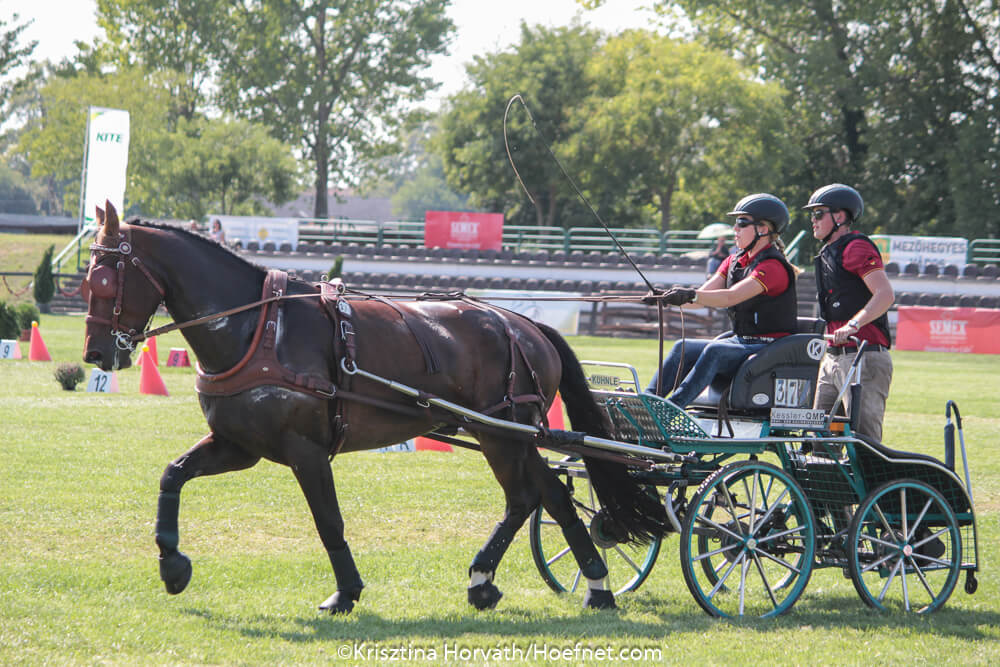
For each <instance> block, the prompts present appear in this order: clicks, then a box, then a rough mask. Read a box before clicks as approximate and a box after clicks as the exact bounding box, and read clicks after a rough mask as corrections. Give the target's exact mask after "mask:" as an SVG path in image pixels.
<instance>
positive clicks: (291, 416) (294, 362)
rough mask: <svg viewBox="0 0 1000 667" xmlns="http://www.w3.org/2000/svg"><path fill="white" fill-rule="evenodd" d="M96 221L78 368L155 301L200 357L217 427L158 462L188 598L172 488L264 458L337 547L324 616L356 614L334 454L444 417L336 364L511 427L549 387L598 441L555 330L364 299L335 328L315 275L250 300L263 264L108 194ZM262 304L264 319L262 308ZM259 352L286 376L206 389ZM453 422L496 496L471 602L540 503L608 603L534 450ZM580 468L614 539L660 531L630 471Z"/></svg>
mask: <svg viewBox="0 0 1000 667" xmlns="http://www.w3.org/2000/svg"><path fill="white" fill-rule="evenodd" d="M98 218H99V220H104V221H103V224H102V225H101V227H100V229H99V231H98V234H97V238H96V240H95V243H94V245H93V246H92V247H91V255H92V256H91V263H90V267H89V270H88V277H87V279H86V281H85V287H86V290H85V291H86V292H88V293H89V294H88V296H87V298H88V316H87V325H86V341H85V350H84V360H85V361H86V362H88V363H93V364H96V365H98V366H100V367H101V368H103V369H105V370H110V369H114V368H126V367H128V366H129V365H130V363H131V359H130V353H131V352H132V351H133V350H134V346H135V343H136V341H138V340H141V339H142V338H143V337H144V333H143V332H144V330H145V328H146V326H147V324H148V322H149V321H150V319H151V317H152V316H153V314H154V313H155V311H156V309H157V307H158V305H159V304H160V303H163V304H164V306H165V307H166V309H167V311H168V312H169V313H170V315H171V316H172V317H173V319H174V322H175V323H177V325H176V326H178V328H181V327H183V328H181V330H182V333H183V335H184V337H185V338H186V340H187V342H188V344H189V345H190V347H191V349H192V351H193V352H194V353H195V355H196V356H197V359H198V362H199V385H198V387H199V400H200V403H201V408H202V411H203V413H204V415H205V419H206V420H207V422H208V426H209V429H210V432H209V434H208V435H206V436H205V437H204V438H202V439H201V440H200V441H199V442H198V443H196V444H195V445H194V446H193V447H192V448H191V449H189V450H188V451H187V452H185V453H184V454H183V455H181V456H180V457H179V458H177V459H176V460H175V461H173V462H171V463H170V464H168V465H167V467H166V470H165V471H164V473H163V476H162V477H161V479H160V495H159V504H158V509H157V519H156V543H157V545H158V547H159V551H160V555H159V559H160V576H161V578H162V579H163V581H164V584H165V586H166V589H167V591H168V592H169V593H172V594H176V593H180V592H181V591H183V590H184V588H185V587H186V586H187V584H188V582H189V581H190V578H191V571H192V570H191V561H190V560H189V559H188V558H187V556H185V555H184V554H182V553H181V552H180V551H178V548H177V547H178V541H179V539H178V511H179V506H180V491H181V487H182V486H183V485H184V484H185V483H186V482H188V481H189V480H191V479H193V478H195V477H202V476H206V475H216V474H219V473H224V472H228V471H232V470H241V469H245V468H249V467H251V466H253V465H254V464H256V463H257V462H258V461H259V460H260V459H262V458H263V459H267V460H269V461H274V462H276V463H281V464H284V465H287V466H289V467H290V468H291V469H292V472H293V473H294V475H295V477H296V479H297V480H298V482H299V485H300V487H301V489H302V492H303V494H305V497H306V500H307V501H308V503H309V508H310V510H311V512H312V515H313V518H314V520H315V523H316V528H317V530H318V532H319V536H320V539H321V540H322V542H323V546H324V547H325V548H326V551H327V553H328V555H329V559H330V562H331V564H332V566H333V572H334V576H335V578H336V583H337V589H336V592H335V593H334V594H333V595H331V596H330V597H329V598H328V599H327V600H326V601H325V602H323V603H322V605H321V606H320V608H321V609H325V610H328V611H330V612H331V613H347V612H350V611H351V609H353V607H354V604H355V602H356V601H357V600H358V599H359V597H360V594H361V590H362V588H363V586H364V584H363V583H362V580H361V576H360V575H359V573H358V570H357V568H356V566H355V563H354V559H353V557H352V555H351V552H350V549H349V547H348V545H347V542H346V541H345V539H344V520H343V518H342V516H341V512H340V508H339V505H338V502H337V495H336V491H335V488H334V480H333V473H332V471H331V466H330V463H329V460H330V459H332V457H333V456H334V455H335V454H336V455H339V454H343V453H346V452H352V451H360V450H365V449H373V448H377V447H382V446H385V445H389V444H393V443H398V442H402V441H404V440H407V439H409V438H412V437H414V436H417V435H421V434H424V433H427V432H429V431H431V430H432V429H435V428H437V427H440V426H441V424H442V423H443V422H447V419H445V418H442V415H441V413H440V412H435V411H433V410H429V409H427V403H426V401H421V400H420V398H419V397H418V398H417V399H412V398H410V397H408V396H405V395H403V394H400V393H399V392H398V391H394V390H393V388H392V387H389V386H386V385H385V384H384V383H381V382H377V381H374V380H372V379H370V378H369V377H367V376H363V375H361V374H360V373H358V374H355V375H353V376H352V375H348V374H347V373H346V371H349V370H352V369H361V370H364V371H366V372H367V373H370V374H373V375H374V376H377V377H381V378H387V379H389V380H392V381H395V382H398V383H402V384H404V385H406V386H408V387H417V388H419V389H420V391H421V392H424V394H421V396H434V397H440V398H441V399H444V400H447V401H451V402H454V403H457V404H460V405H461V406H463V407H465V408H468V409H471V410H474V411H477V412H484V411H489V410H493V413H494V415H495V416H498V417H501V418H503V419H505V420H510V419H512V414H513V419H514V420H516V421H517V422H519V423H523V424H534V425H539V424H543V423H544V422H543V420H544V415H545V411H546V410H547V409H548V406H549V405H550V403H551V401H552V398H553V396H554V395H555V392H556V390H557V389H559V390H560V392H561V395H562V397H563V401H564V403H565V405H566V406H567V411H568V413H569V417H570V420H571V422H572V424H573V426H574V428H575V429H576V430H577V431H583V432H586V433H588V434H591V435H595V436H601V437H606V433H607V430H606V422H605V417H604V416H602V415H603V411H601V410H600V409H599V408H598V407H597V405H596V404H595V403H594V400H593V398H592V397H591V395H590V392H589V390H588V389H587V386H586V381H585V378H584V375H583V372H582V370H581V368H580V365H579V362H578V361H577V359H576V357H575V356H574V355H573V352H572V350H571V349H570V348H569V346H568V345H567V343H566V342H565V340H564V339H563V338H562V337H561V336H560V335H559V334H558V333H557V332H556V331H555V330H553V329H551V328H550V327H547V326H545V325H542V324H539V323H535V322H532V321H531V320H529V319H527V318H525V317H522V316H520V315H517V314H514V313H511V312H509V311H505V310H502V309H499V308H495V307H492V306H488V305H486V304H482V303H477V302H474V301H472V300H468V299H450V300H446V299H438V300H433V301H419V302H406V303H403V302H398V303H396V302H389V301H386V300H378V299H374V298H351V299H349V300H348V299H343V298H341V299H340V300H339V301H335V303H337V304H339V305H338V307H339V308H340V309H342V310H346V311H350V318H349V319H341V320H339V326H338V320H337V318H336V317H332V316H331V313H330V312H329V310H326V309H325V308H324V307H323V306H322V305H321V304H320V301H321V299H319V298H314V297H317V296H318V294H319V292H320V291H322V290H323V289H324V287H323V285H321V284H312V283H306V282H303V281H298V280H288V281H287V285H285V286H284V288H283V289H281V290H275V295H277V296H276V298H275V299H274V300H272V301H270V302H269V303H266V304H261V305H256V306H253V307H250V308H248V309H247V308H245V307H246V306H248V305H250V304H255V303H260V301H261V300H262V298H263V297H262V295H263V296H264V297H266V296H267V294H264V290H265V284H268V285H270V284H271V283H270V282H268V281H270V280H271V278H270V277H269V276H270V273H272V272H268V271H266V270H265V269H262V268H260V267H258V266H255V265H253V264H250V263H249V262H247V261H245V260H243V259H242V258H241V257H239V256H238V255H236V254H235V253H233V252H231V251H229V250H227V249H225V248H223V247H221V246H220V245H218V244H217V243H215V242H214V241H211V240H208V239H206V238H203V237H200V236H198V235H195V234H192V233H189V232H187V231H184V230H181V229H178V228H173V227H167V226H162V225H154V224H150V223H143V222H140V221H137V220H132V221H129V222H127V223H125V222H120V221H119V219H118V215H117V212H116V211H115V209H114V207H113V206H111V205H110V203H108V204H107V213H106V216H105V215H104V213H103V212H100V211H99V213H98ZM105 218H106V219H105ZM279 292H280V294H279ZM305 295H310V296H305ZM345 303H346V305H345ZM240 307H244V309H243V310H239V309H240ZM265 312H270V313H271V315H270V316H268V318H265V317H264V313H265ZM220 314H222V315H220ZM265 320H266V321H265ZM345 322H346V325H345ZM185 325H190V326H185ZM352 332H353V333H352ZM351 333H352V335H350V336H348V335H347V334H351ZM261 341H264V343H261ZM268 341H270V342H269V343H268ZM268 344H270V345H271V346H272V347H273V352H272V354H273V355H274V356H273V357H272V359H273V360H275V361H276V362H277V363H276V364H270V365H272V366H273V365H277V366H280V367H282V370H283V372H284V373H285V375H284V376H283V378H284V379H282V380H280V381H274V382H273V383H272V382H270V381H269V380H267V379H266V378H265V379H264V380H258V381H257V383H256V384H255V385H254V386H252V387H251V388H247V389H241V388H239V387H237V388H236V389H232V388H231V390H230V391H225V390H221V391H216V390H214V389H213V388H212V387H213V385H212V383H211V382H207V381H205V382H203V380H206V378H207V379H209V380H211V379H213V378H223V377H226V376H227V374H231V373H233V372H234V371H235V370H236V369H240V368H242V367H246V366H252V365H253V363H248V362H247V358H248V355H251V353H252V352H253V350H257V349H262V348H263V347H267V345H268ZM348 357H350V359H348ZM258 366H261V364H259V363H258ZM273 370H274V369H273V368H272V369H269V368H268V367H267V365H264V366H263V367H262V368H257V371H258V372H273ZM289 378H291V380H289ZM338 383H339V385H338ZM345 383H346V384H348V385H349V391H348V390H347V388H346V387H345V386H344V385H345ZM222 384H224V383H222ZM338 390H339V391H338ZM345 396H348V397H350V398H345ZM360 398H363V399H365V400H359V399H360ZM519 398H520V399H523V400H518V399H519ZM497 406H501V409H500V410H499V411H497V410H496V407H497ZM462 426H463V428H465V429H466V430H467V431H468V432H469V433H470V434H472V435H473V436H474V437H475V438H476V439H477V441H478V442H479V448H480V450H481V451H482V454H483V455H484V456H485V458H486V461H487V462H488V463H489V465H490V467H491V468H492V470H493V473H494V475H495V477H496V479H497V481H498V482H499V483H500V486H501V487H502V488H503V491H504V495H505V499H506V511H505V512H504V515H503V518H502V520H501V521H500V522H499V523H498V524H497V526H496V528H495V529H494V530H493V533H492V534H491V535H490V536H489V538H488V539H487V541H486V543H485V544H484V546H483V547H482V549H481V550H480V551H479V552H478V553H477V554H476V555H475V557H474V558H473V560H472V565H471V567H470V568H469V574H470V582H469V586H468V593H467V594H468V600H469V602H470V603H471V604H473V605H474V606H475V607H476V608H479V609H485V608H491V607H494V606H495V605H496V604H497V602H498V601H499V599H500V597H501V593H500V591H499V590H498V589H497V587H496V586H495V585H494V583H493V577H494V573H495V571H496V569H497V566H498V564H499V562H500V559H501V558H502V557H503V555H504V552H505V551H506V549H507V547H508V545H509V544H510V542H511V540H512V539H513V537H514V534H515V533H516V531H517V530H518V529H519V528H520V527H521V525H522V524H523V523H524V521H525V520H526V518H527V517H528V516H529V515H530V513H531V512H532V511H533V510H534V509H535V508H536V507H538V506H539V504H541V505H543V506H544V507H545V509H546V510H547V511H548V512H549V514H550V515H551V516H552V517H554V518H555V519H556V520H557V521H558V523H559V525H560V526H561V527H562V530H563V533H564V535H565V537H566V540H567V543H568V544H569V545H570V546H571V548H572V551H573V554H574V556H575V558H576V560H577V562H578V564H579V565H580V569H581V571H582V573H583V575H584V576H585V577H586V578H587V579H588V583H589V586H588V593H587V595H586V596H585V604H586V605H587V606H591V607H597V608H605V607H614V606H615V601H614V597H613V594H612V592H611V591H609V590H606V589H605V588H606V587H605V586H604V579H605V577H606V574H607V569H606V567H605V564H604V562H603V561H602V560H601V558H600V556H599V555H598V552H597V550H596V549H595V547H594V544H593V542H592V541H591V538H590V535H589V534H588V531H587V527H586V526H585V525H584V523H583V522H582V521H581V520H580V518H579V517H578V516H577V514H576V510H575V508H574V507H573V505H572V502H571V499H570V496H569V494H568V492H567V490H566V488H565V487H564V486H563V485H562V483H561V482H560V481H559V480H558V478H557V477H556V476H555V474H554V473H553V472H552V471H551V469H550V468H549V467H548V466H547V465H546V464H545V462H544V460H543V459H542V457H541V456H540V455H539V453H538V451H537V447H536V445H538V444H539V443H538V442H536V441H533V440H532V439H531V438H530V437H524V436H520V435H518V434H515V433H513V432H511V433H508V432H505V431H504V429H502V428H501V429H497V428H495V427H493V428H488V427H486V426H482V425H480V424H478V423H475V422H473V423H467V424H463V425H462ZM543 432H547V431H544V429H543ZM585 462H586V464H587V469H588V471H589V474H590V477H591V481H592V483H593V485H594V487H595V488H596V489H597V491H598V494H599V496H600V497H601V500H602V502H603V504H604V505H605V507H606V508H607V509H608V512H609V513H610V515H611V519H612V525H614V526H615V527H616V530H618V531H619V534H620V535H621V536H622V537H623V539H633V540H640V541H641V540H642V539H644V538H648V537H650V536H652V535H656V534H662V533H663V532H665V530H666V529H667V528H666V526H667V525H668V523H667V519H666V516H665V514H664V511H663V507H662V506H661V505H660V504H659V502H658V500H657V499H656V498H655V497H653V496H650V495H649V494H647V493H645V492H644V491H643V490H642V487H641V486H640V485H638V484H637V483H636V482H635V481H634V480H633V479H632V477H630V476H629V474H628V470H627V468H626V467H625V466H624V465H623V464H621V463H619V462H616V461H609V460H602V459H601V458H599V457H585Z"/></svg>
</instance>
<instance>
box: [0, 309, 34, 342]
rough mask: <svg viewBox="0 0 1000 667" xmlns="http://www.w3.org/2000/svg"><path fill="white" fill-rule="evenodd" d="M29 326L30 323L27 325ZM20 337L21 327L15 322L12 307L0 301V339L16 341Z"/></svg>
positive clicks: (15, 313) (15, 316) (15, 314)
mask: <svg viewBox="0 0 1000 667" xmlns="http://www.w3.org/2000/svg"><path fill="white" fill-rule="evenodd" d="M28 326H31V323H30V322H29V323H28ZM20 336H21V326H20V324H19V323H18V320H17V311H16V310H15V309H14V306H8V305H7V302H6V301H0V338H7V339H11V338H12V339H14V340H17V339H18V338H19V337H20Z"/></svg>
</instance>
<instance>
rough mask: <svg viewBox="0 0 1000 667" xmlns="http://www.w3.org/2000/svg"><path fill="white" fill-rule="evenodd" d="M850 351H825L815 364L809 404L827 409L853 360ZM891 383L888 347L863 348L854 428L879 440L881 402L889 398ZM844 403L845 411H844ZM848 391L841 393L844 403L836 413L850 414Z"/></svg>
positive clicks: (831, 404)
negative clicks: (812, 397)
mask: <svg viewBox="0 0 1000 667" xmlns="http://www.w3.org/2000/svg"><path fill="white" fill-rule="evenodd" d="M855 356H856V355H855V354H853V353H849V354H837V355H834V354H825V355H823V361H822V362H821V363H820V366H819V377H818V378H817V380H816V398H815V400H814V401H813V407H814V408H817V409H822V410H824V411H827V412H829V410H830V408H832V407H833V402H834V401H835V400H836V398H837V394H838V393H840V389H841V387H842V386H843V385H844V380H845V379H846V378H847V372H848V370H850V368H851V364H852V363H854V357H855ZM891 383H892V356H891V355H890V354H889V351H888V350H880V351H878V352H875V351H870V352H865V353H864V354H863V355H862V356H861V402H862V406H861V420H860V422H859V423H858V432H859V433H862V434H864V435H867V436H868V437H870V438H873V439H875V440H876V441H877V442H882V419H883V418H884V417H885V402H886V399H888V398H889V385H890V384H891ZM844 407H846V410H847V411H846V412H845V411H844ZM850 409H851V393H850V391H848V392H847V393H846V394H844V406H841V409H840V410H838V413H840V414H844V415H847V414H850Z"/></svg>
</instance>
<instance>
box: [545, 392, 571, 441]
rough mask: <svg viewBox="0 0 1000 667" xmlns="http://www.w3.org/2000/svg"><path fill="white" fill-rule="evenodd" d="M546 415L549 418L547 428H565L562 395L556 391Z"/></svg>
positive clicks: (562, 429) (561, 429)
mask: <svg viewBox="0 0 1000 667" xmlns="http://www.w3.org/2000/svg"><path fill="white" fill-rule="evenodd" d="M546 416H547V417H548V420H549V428H554V429H558V430H560V431H564V430H566V421H565V420H564V419H563V403H562V397H561V396H559V392H556V397H555V398H554V399H552V405H550V406H549V412H548V414H547V415H546Z"/></svg>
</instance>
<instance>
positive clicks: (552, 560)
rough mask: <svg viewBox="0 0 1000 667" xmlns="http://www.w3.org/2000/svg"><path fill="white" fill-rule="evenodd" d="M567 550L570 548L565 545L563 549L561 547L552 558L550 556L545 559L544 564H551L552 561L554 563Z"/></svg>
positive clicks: (566, 552) (567, 551)
mask: <svg viewBox="0 0 1000 667" xmlns="http://www.w3.org/2000/svg"><path fill="white" fill-rule="evenodd" d="M569 552H570V548H569V547H566V548H565V549H563V550H562V551H560V552H559V553H557V554H556V555H555V556H553V557H552V558H550V559H548V560H547V561H545V564H546V565H550V566H551V565H552V563H555V562H556V561H557V560H559V559H560V558H562V557H563V556H565V555H566V554H568V553H569Z"/></svg>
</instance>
